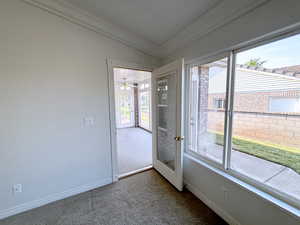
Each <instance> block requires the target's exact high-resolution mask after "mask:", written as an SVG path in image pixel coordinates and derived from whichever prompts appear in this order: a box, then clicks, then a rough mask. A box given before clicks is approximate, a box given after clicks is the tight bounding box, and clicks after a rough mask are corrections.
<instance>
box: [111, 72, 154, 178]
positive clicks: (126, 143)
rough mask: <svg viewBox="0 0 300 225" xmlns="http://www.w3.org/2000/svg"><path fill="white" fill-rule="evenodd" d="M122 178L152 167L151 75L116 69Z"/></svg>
mask: <svg viewBox="0 0 300 225" xmlns="http://www.w3.org/2000/svg"><path fill="white" fill-rule="evenodd" d="M113 74H114V96H115V101H114V102H115V118H116V142H117V143H116V144H117V158H118V169H119V177H120V178H121V177H124V176H128V175H131V174H134V173H137V172H140V171H143V170H146V169H149V168H151V167H152V130H151V129H152V118H151V117H152V116H151V115H152V109H151V72H147V71H141V70H134V69H126V68H119V67H115V68H113Z"/></svg>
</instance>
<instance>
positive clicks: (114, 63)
mask: <svg viewBox="0 0 300 225" xmlns="http://www.w3.org/2000/svg"><path fill="white" fill-rule="evenodd" d="M106 64H107V76H108V102H109V121H110V148H111V165H112V182H117V181H118V180H119V169H118V150H117V128H116V114H115V110H116V109H115V82H114V68H124V69H132V70H142V71H148V72H151V73H152V71H153V70H154V68H155V67H154V66H153V65H152V64H141V63H135V62H128V61H122V60H116V59H112V58H110V57H108V58H107V59H106Z"/></svg>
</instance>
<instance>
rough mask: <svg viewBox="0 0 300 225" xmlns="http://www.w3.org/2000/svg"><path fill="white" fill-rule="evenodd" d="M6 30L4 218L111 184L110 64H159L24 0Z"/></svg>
mask: <svg viewBox="0 0 300 225" xmlns="http://www.w3.org/2000/svg"><path fill="white" fill-rule="evenodd" d="M0 30H1V35H0V39H1V40H0V41H1V42H0V104H1V106H0V124H1V126H0V217H3V216H7V215H9V214H11V213H14V212H18V211H22V210H24V209H27V208H28V207H31V206H36V205H38V204H43V203H45V202H47V200H48V201H51V200H53V199H55V198H60V197H62V196H65V195H68V194H72V193H76V192H78V191H81V190H84V189H88V188H91V187H95V186H98V185H101V184H105V183H109V182H111V177H112V171H111V152H110V137H109V134H110V132H109V107H108V80H107V66H106V61H105V60H106V57H108V56H109V57H112V58H115V59H121V60H126V61H129V62H136V63H141V64H152V63H156V62H155V60H154V59H153V58H151V57H148V56H146V55H144V54H142V53H140V52H138V51H136V50H134V49H131V48H129V47H127V46H124V45H122V44H120V43H118V42H115V41H112V40H110V39H107V38H105V37H102V36H100V35H99V34H97V33H94V32H92V31H89V30H87V29H85V28H83V27H80V26H78V25H75V24H72V23H70V22H68V21H65V20H64V19H62V18H60V17H57V16H55V15H52V14H50V13H48V12H45V11H43V10H41V9H39V8H35V7H33V6H31V5H28V4H26V3H24V2H22V1H20V0H6V1H1V6H0ZM90 116H92V117H94V118H95V125H94V126H93V127H84V126H83V118H84V117H90ZM19 183H20V184H22V185H23V192H22V193H20V194H17V195H13V194H12V185H13V184H19ZM45 197H47V198H45ZM40 200H41V201H40ZM33 201H34V202H33ZM17 206H18V207H17Z"/></svg>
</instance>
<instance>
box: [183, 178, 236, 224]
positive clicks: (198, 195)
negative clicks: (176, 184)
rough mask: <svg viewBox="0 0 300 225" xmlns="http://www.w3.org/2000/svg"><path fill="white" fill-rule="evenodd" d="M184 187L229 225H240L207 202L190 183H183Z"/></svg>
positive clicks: (213, 203) (215, 205) (223, 211)
mask: <svg viewBox="0 0 300 225" xmlns="http://www.w3.org/2000/svg"><path fill="white" fill-rule="evenodd" d="M184 184H185V187H186V188H187V189H188V190H189V191H190V192H192V193H193V194H194V195H195V196H196V197H198V198H199V199H200V200H201V201H202V202H204V203H205V204H206V205H207V206H208V207H209V208H211V209H212V210H213V211H214V212H215V213H217V214H218V215H219V216H220V217H222V218H223V219H224V220H225V221H226V222H227V223H229V224H230V225H241V223H240V222H238V221H237V220H236V219H235V218H233V217H232V216H231V215H229V214H228V213H227V212H226V211H225V210H224V209H222V208H220V207H219V206H218V205H217V204H216V203H215V202H213V201H211V200H209V199H208V198H207V197H206V196H205V195H204V194H203V193H202V192H201V191H200V189H199V188H198V187H196V186H195V185H192V184H191V183H189V182H187V181H185V182H184Z"/></svg>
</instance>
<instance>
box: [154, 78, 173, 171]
mask: <svg viewBox="0 0 300 225" xmlns="http://www.w3.org/2000/svg"><path fill="white" fill-rule="evenodd" d="M156 93H157V109H158V110H157V154H158V155H157V159H158V160H159V161H161V162H163V163H164V164H165V165H167V166H168V167H169V168H171V169H172V170H175V159H176V141H175V139H174V138H175V136H176V122H174V121H176V75H175V74H170V75H167V76H164V77H161V78H158V79H157V92H156Z"/></svg>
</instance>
